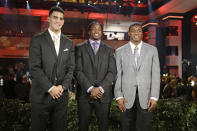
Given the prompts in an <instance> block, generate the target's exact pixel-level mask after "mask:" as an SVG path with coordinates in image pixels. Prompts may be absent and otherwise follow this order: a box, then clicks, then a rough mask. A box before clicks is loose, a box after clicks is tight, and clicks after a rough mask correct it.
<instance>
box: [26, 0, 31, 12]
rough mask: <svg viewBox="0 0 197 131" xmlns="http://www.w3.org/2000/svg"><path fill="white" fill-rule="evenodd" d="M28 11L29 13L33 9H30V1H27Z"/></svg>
mask: <svg viewBox="0 0 197 131" xmlns="http://www.w3.org/2000/svg"><path fill="white" fill-rule="evenodd" d="M26 9H27V10H28V11H31V7H30V5H29V1H28V0H27V1H26Z"/></svg>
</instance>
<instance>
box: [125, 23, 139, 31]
mask: <svg viewBox="0 0 197 131" xmlns="http://www.w3.org/2000/svg"><path fill="white" fill-rule="evenodd" d="M133 26H141V27H142V25H141V24H140V23H134V24H131V25H130V26H129V30H128V31H130V29H131V27H133Z"/></svg>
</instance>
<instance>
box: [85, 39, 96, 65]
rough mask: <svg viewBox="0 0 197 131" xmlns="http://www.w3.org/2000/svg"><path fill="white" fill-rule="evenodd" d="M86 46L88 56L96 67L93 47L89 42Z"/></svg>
mask: <svg viewBox="0 0 197 131" xmlns="http://www.w3.org/2000/svg"><path fill="white" fill-rule="evenodd" d="M85 46H86V49H87V51H88V54H89V56H90V58H91V60H92V63H93V64H94V66H95V62H94V52H93V50H92V47H91V45H90V43H89V41H87V43H86V45H85Z"/></svg>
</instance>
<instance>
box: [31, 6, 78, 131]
mask: <svg viewBox="0 0 197 131" xmlns="http://www.w3.org/2000/svg"><path fill="white" fill-rule="evenodd" d="M48 22H49V28H48V30H46V31H45V32H43V33H40V34H38V35H36V36H34V37H33V38H32V39H31V44H30V54H29V64H30V73H31V75H32V87H31V92H30V101H31V105H32V108H31V113H32V117H31V130H32V131H45V130H46V128H47V125H49V126H50V127H49V130H51V131H65V130H66V112H67V103H68V92H67V89H68V88H69V86H70V84H71V80H72V76H73V70H74V63H75V60H74V47H73V42H72V41H71V40H69V39H68V38H67V37H66V36H64V35H63V34H61V28H62V26H63V24H64V10H63V9H62V8H60V7H52V8H51V10H50V11H49V17H48ZM48 120H49V121H50V124H48V123H47V122H48Z"/></svg>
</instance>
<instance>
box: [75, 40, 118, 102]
mask: <svg viewBox="0 0 197 131" xmlns="http://www.w3.org/2000/svg"><path fill="white" fill-rule="evenodd" d="M75 54H76V55H75V59H76V68H75V77H76V79H77V82H78V88H77V99H78V101H79V102H80V101H88V100H89V99H90V97H89V94H87V90H88V88H89V87H91V86H93V85H94V84H95V81H96V83H97V84H98V85H99V86H101V87H102V88H103V89H104V94H103V96H102V98H101V102H103V103H109V102H110V101H111V99H112V83H113V82H114V81H115V77H116V72H117V71H116V63H115V58H114V51H113V49H112V48H111V47H109V46H107V45H106V44H104V43H102V42H101V44H100V47H99V50H98V52H97V54H96V55H95V54H94V52H93V49H92V47H91V45H90V43H89V41H86V42H84V43H82V44H79V45H77V46H76V50H75Z"/></svg>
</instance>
